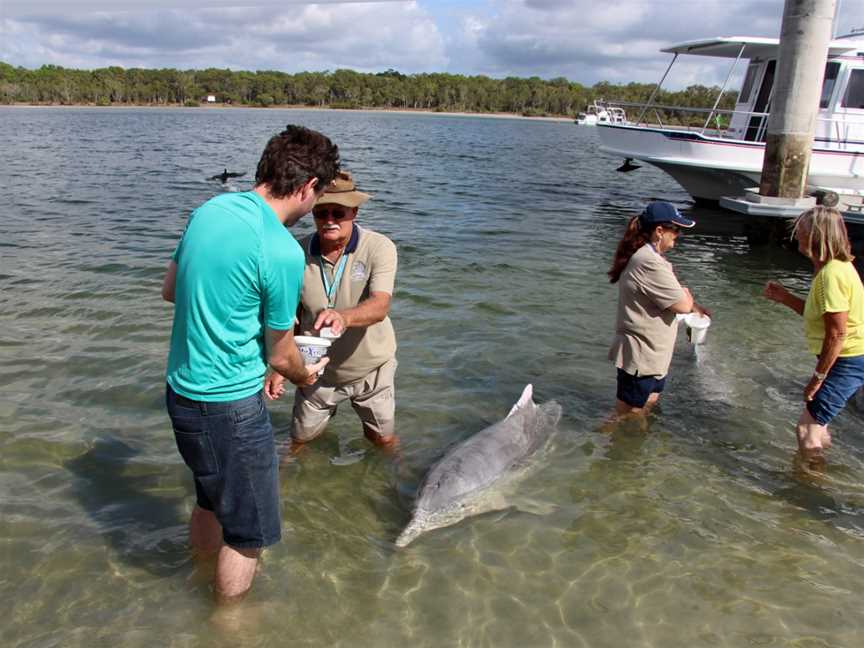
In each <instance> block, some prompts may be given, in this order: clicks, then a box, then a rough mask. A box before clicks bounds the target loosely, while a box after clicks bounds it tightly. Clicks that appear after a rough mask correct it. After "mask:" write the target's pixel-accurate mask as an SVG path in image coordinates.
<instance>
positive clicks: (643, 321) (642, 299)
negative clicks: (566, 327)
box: [609, 244, 684, 376]
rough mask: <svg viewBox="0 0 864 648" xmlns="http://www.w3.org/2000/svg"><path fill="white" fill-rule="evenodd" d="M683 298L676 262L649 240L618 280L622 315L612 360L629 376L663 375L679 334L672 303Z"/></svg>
mask: <svg viewBox="0 0 864 648" xmlns="http://www.w3.org/2000/svg"><path fill="white" fill-rule="evenodd" d="M683 298H684V290H683V289H682V288H681V284H680V283H678V279H677V278H676V277H675V272H674V271H673V270H672V264H670V263H669V262H668V261H667V260H666V259H665V258H663V256H661V255H660V254H659V253H657V252H655V251H654V248H652V247H651V246H650V245H648V244H646V245H643V246H642V247H641V248H640V249H638V250H637V251H636V253H635V254H634V255H633V256H632V257H630V261H628V262H627V267H625V268H624V272H622V273H621V278H620V279H619V280H618V318H617V321H616V324H615V339H614V340H613V341H612V348H610V349H609V360H611V361H612V362H613V363H614V364H615V366H616V367H618V368H619V369H623V370H624V371H626V372H627V373H629V374H631V375H638V376H665V375H666V373H667V372H668V371H669V364H670V363H671V362H672V351H673V349H674V347H675V336H676V335H677V333H678V321H677V320H676V319H675V313H673V312H672V311H671V310H669V307H670V306H671V305H672V304H674V303H675V302H678V301H681V300H682V299H683Z"/></svg>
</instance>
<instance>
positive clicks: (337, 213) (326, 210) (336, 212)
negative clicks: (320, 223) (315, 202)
mask: <svg viewBox="0 0 864 648" xmlns="http://www.w3.org/2000/svg"><path fill="white" fill-rule="evenodd" d="M353 213H354V212H353V211H352V210H350V209H345V208H344V207H316V208H315V209H313V210H312V216H314V217H315V218H317V219H318V220H326V219H327V218H328V217H332V218H333V220H337V221H338V220H342V219H343V218H348V217H349V216H352V215H353Z"/></svg>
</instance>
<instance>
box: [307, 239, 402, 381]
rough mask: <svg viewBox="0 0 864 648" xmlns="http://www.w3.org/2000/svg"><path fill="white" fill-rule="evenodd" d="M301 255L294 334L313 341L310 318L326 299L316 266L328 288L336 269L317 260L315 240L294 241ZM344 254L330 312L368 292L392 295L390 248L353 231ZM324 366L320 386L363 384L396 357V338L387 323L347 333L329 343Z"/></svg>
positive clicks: (385, 242) (312, 319)
mask: <svg viewBox="0 0 864 648" xmlns="http://www.w3.org/2000/svg"><path fill="white" fill-rule="evenodd" d="M300 245H301V247H302V248H303V251H304V252H305V253H306V270H305V272H304V274H303V293H302V295H301V297H300V311H301V313H300V330H301V333H302V334H303V335H317V333H316V332H315V329H314V328H313V327H314V325H315V318H316V317H317V316H318V313H320V312H321V311H322V310H324V309H325V308H327V293H326V290H325V288H324V281H323V279H322V278H321V265H320V261H322V260H323V262H324V272H326V273H327V279H328V281H329V282H330V283H331V284H332V282H333V278H334V274H335V272H336V267H337V265H338V260H337V263H336V264H333V263H331V262H330V261H328V260H327V259H324V258H323V257H321V256H320V250H319V249H318V248H317V235H316V234H311V235H309V236H306V237H304V238H303V239H302V240H301V241H300ZM344 254H346V255H348V259H347V261H346V263H345V270H344V271H343V273H342V279H341V281H340V282H339V286H338V287H337V289H336V306H335V308H336V310H344V309H346V308H352V307H353V306H356V305H357V304H359V303H360V302H361V301H363V300H364V299H368V298H369V295H370V294H371V293H373V292H386V293H388V294H390V295H392V294H393V285H394V282H395V280H396V246H395V245H394V244H393V241H391V240H390V239H388V238H387V237H386V236H384V235H383V234H379V233H377V232H373V231H372V230H368V229H364V228H362V227H360V226H359V225H357V224H355V225H354V232H353V234H352V237H351V240H350V241H349V243H348V245H347V247H346V250H345V252H344ZM327 355H328V356H329V358H330V363H329V364H328V365H327V367H326V368H325V370H324V376H323V377H322V380H323V382H324V383H326V384H329V385H344V384H346V383H350V382H354V381H355V380H360V379H361V378H365V377H366V376H367V375H368V374H369V373H370V372H372V371H375V370H376V369H377V368H378V367H380V366H381V365H383V364H384V363H385V362H387V361H388V360H390V359H391V358H395V357H396V334H395V332H394V331H393V324H392V323H391V322H390V318H389V317H385V318H384V319H383V321H381V322H378V323H377V324H372V325H371V326H367V327H357V328H349V329H348V330H346V331H345V332H344V333H342V336H341V337H340V338H338V339H336V340H333V345H332V346H331V347H330V352H329V353H328V354H327Z"/></svg>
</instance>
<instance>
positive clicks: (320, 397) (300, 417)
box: [291, 358, 397, 442]
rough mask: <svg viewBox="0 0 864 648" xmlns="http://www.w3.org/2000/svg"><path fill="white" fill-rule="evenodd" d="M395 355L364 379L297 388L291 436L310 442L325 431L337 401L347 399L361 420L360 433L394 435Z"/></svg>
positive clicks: (372, 437) (377, 436) (374, 436)
mask: <svg viewBox="0 0 864 648" xmlns="http://www.w3.org/2000/svg"><path fill="white" fill-rule="evenodd" d="M396 366H397V362H396V358H393V359H392V360H388V361H387V362H385V363H384V364H383V365H381V366H380V367H378V368H377V369H376V370H375V371H373V372H372V373H370V374H369V375H368V376H366V377H365V378H361V379H360V380H355V381H354V382H351V383H348V384H347V385H339V386H331V385H326V384H323V383H321V382H318V383H315V384H314V385H312V386H311V387H300V388H298V389H297V391H296V392H295V394H294V417H293V420H292V421H291V438H292V439H294V440H295V441H300V442H306V441H311V440H312V439H314V438H315V437H317V436H318V435H319V434H321V433H322V432H323V431H324V428H325V427H327V423H328V422H329V421H330V418H331V417H332V416H333V415H334V414H335V413H336V407H337V406H338V405H339V403H341V402H343V401H346V400H350V401H351V407H353V408H354V411H355V412H357V415H358V416H359V417H360V420H361V421H362V422H363V433H364V434H365V435H366V437H367V438H368V439H369V440H371V441H375V440H376V439H386V438H389V437H391V436H393V431H394V427H393V423H394V418H395V412H396V388H395V386H394V378H395V376H396Z"/></svg>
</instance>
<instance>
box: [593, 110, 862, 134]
mask: <svg viewBox="0 0 864 648" xmlns="http://www.w3.org/2000/svg"><path fill="white" fill-rule="evenodd" d="M605 106H606V109H607V110H609V109H610V108H611V107H616V106H618V107H621V109H623V110H629V111H630V113H631V114H633V113H634V112H635V111H637V110H638V111H639V112H638V114H639V115H640V119H639V120H638V121H635V122H627V123H628V124H629V125H631V126H645V127H652V128H656V127H659V128H660V129H664V130H666V129H669V130H686V131H690V132H698V133H700V134H702V135H711V136H715V137H725V136H727V135H726V132H727V129H728V128H729V126H730V124H731V122H732V118H733V117H734V116H735V115H744V116H745V120H746V122H747V136H746V138H742V139H747V140H750V141H755V142H763V141H765V133H766V130H767V128H768V117H769V116H770V114H771V113H767V112H756V111H750V110H730V109H727V108H699V107H695V106H677V105H666V104H651V105H646V104H644V103H639V102H635V101H613V102H606V103H605ZM688 115H689V116H690V117H689V118H688V117H687V116H688ZM697 116H699V119H698V120H697V119H696V117H697ZM703 116H705V117H704V118H703ZM652 117H653V119H652ZM754 118H755V121H754ZM703 119H704V120H703ZM816 121H817V122H818V123H821V124H829V128H830V131H831V133H832V136H833V138H834V139H836V140H837V141H839V142H842V141H844V140H845V139H846V137H847V136H846V133H844V132H843V130H844V129H843V127H844V126H846V127H848V125H849V122H848V121H847V120H846V119H837V118H832V117H821V116H820V117H817V118H816ZM823 132H824V130H823ZM736 139H737V138H736Z"/></svg>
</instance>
